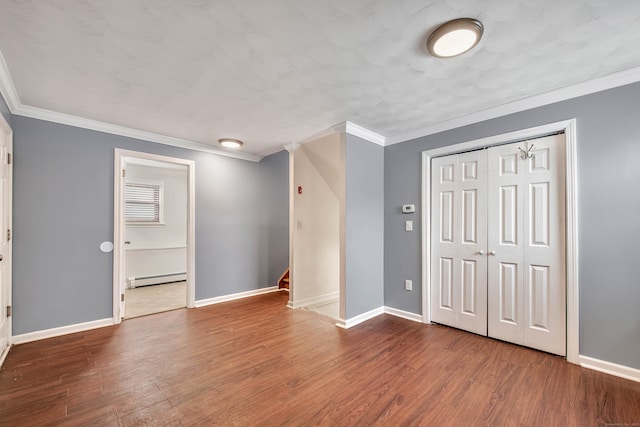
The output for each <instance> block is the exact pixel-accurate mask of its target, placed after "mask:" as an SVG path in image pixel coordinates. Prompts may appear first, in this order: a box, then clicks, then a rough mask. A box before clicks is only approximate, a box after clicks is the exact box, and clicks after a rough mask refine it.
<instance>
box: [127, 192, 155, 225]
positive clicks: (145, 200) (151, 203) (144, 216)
mask: <svg viewBox="0 0 640 427" xmlns="http://www.w3.org/2000/svg"><path fill="white" fill-rule="evenodd" d="M125 221H126V222H149V223H159V222H160V185H156V184H138V183H126V184H125Z"/></svg>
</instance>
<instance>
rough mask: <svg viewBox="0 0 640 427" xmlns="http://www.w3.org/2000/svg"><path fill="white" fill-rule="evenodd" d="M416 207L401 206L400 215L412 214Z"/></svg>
mask: <svg viewBox="0 0 640 427" xmlns="http://www.w3.org/2000/svg"><path fill="white" fill-rule="evenodd" d="M415 211H416V205H402V213H414V212H415Z"/></svg>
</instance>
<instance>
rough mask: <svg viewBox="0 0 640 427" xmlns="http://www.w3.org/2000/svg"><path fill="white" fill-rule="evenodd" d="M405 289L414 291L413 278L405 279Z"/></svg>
mask: <svg viewBox="0 0 640 427" xmlns="http://www.w3.org/2000/svg"><path fill="white" fill-rule="evenodd" d="M404 290H405V291H412V290H413V281H412V280H405V281H404Z"/></svg>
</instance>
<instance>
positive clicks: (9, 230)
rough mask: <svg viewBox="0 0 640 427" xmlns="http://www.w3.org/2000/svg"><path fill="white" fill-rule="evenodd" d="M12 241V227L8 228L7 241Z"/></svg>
mask: <svg viewBox="0 0 640 427" xmlns="http://www.w3.org/2000/svg"><path fill="white" fill-rule="evenodd" d="M9 241H11V229H7V242H9Z"/></svg>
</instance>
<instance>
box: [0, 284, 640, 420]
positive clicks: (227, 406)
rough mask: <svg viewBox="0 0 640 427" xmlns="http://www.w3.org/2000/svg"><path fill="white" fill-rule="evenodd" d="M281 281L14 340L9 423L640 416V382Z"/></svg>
mask: <svg viewBox="0 0 640 427" xmlns="http://www.w3.org/2000/svg"><path fill="white" fill-rule="evenodd" d="M287 298H288V296H287V294H286V293H284V292H281V293H274V294H268V295H263V296H259V297H254V298H247V299H244V300H240V301H233V302H229V303H224V304H219V305H215V306H211V307H204V308H199V309H192V310H186V309H184V310H176V311H171V312H166V313H160V314H156V315H152V316H146V317H140V318H136V319H131V320H127V321H125V322H123V323H122V324H121V325H119V326H115V327H108V328H101V329H97V330H94V331H88V332H82V333H78V334H72V335H67V336H63V337H57V338H51V339H48V340H42V341H38V342H34V343H28V344H23V345H19V346H16V347H14V348H13V349H12V350H11V352H10V353H9V355H8V357H7V359H6V361H5V364H4V366H3V368H2V370H1V371H0V425H12V426H14V425H15V426H43V425H56V426H57V425H64V426H75V425H99V426H110V425H114V426H129V425H133V426H136V425H170V426H196V425H202V426H209V425H264V426H274V425H292V426H299V425H330V426H358V425H362V426H372V425H379V426H400V425H437V426H460V425H491V426H580V427H582V426H604V425H606V424H611V425H614V424H617V425H623V424H627V425H634V423H636V424H637V423H640V384H638V383H635V382H632V381H627V380H623V379H620V378H615V377H612V376H608V375H605V374H602V373H599V372H595V371H590V370H586V369H583V368H580V367H578V366H575V365H571V364H569V363H567V362H566V361H565V360H564V359H562V358H559V357H556V356H552V355H549V354H545V353H542V352H538V351H535V350H530V349H527V348H522V347H518V346H515V345H511V344H508V343H503V342H499V341H495V340H491V339H488V338H483V337H479V336H476V335H473V334H468V333H466V332H462V331H458V330H455V329H450V328H447V327H443V326H438V325H421V324H418V323H414V322H410V321H406V320H403V319H399V318H395V317H392V316H387V315H383V316H379V317H377V318H375V319H372V320H370V321H368V322H366V323H364V324H361V325H359V326H356V327H355V328H352V329H350V330H346V331H345V330H342V329H339V328H336V327H335V325H334V323H333V322H332V321H330V320H329V319H327V318H324V317H322V316H319V315H317V314H315V313H311V312H307V311H299V310H288V309H287V308H286V307H285V305H286V300H287Z"/></svg>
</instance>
